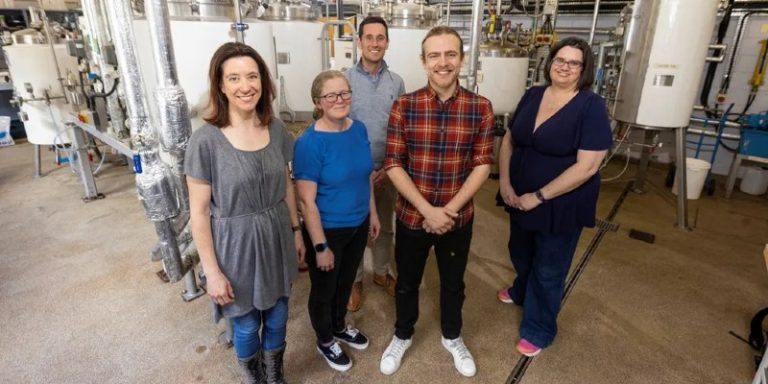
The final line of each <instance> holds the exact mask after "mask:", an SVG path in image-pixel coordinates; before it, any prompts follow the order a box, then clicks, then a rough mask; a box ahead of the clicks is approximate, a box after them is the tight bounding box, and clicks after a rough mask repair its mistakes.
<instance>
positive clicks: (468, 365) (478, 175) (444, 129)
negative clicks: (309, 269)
mask: <svg viewBox="0 0 768 384" xmlns="http://www.w3.org/2000/svg"><path fill="white" fill-rule="evenodd" d="M462 47H463V43H462V40H461V37H460V36H459V34H458V33H457V32H456V31H455V30H453V29H452V28H449V27H446V26H440V27H435V28H433V29H432V30H430V31H429V32H428V33H427V35H426V37H425V38H424V40H423V41H422V43H421V60H422V63H423V64H424V69H425V70H426V72H427V80H428V85H427V86H426V87H424V88H422V89H419V90H417V91H415V92H413V93H408V94H405V95H403V96H400V97H399V98H398V99H397V100H396V101H395V103H394V104H393V106H392V111H391V112H390V115H389V127H388V130H387V153H386V157H385V159H384V169H386V171H387V176H389V178H390V180H391V181H392V184H393V185H394V186H395V188H396V189H397V191H398V193H399V196H398V199H397V204H396V208H395V210H396V214H397V227H396V231H395V260H396V264H397V273H398V278H397V293H396V295H395V302H396V310H397V321H396V323H395V335H394V337H393V338H392V341H391V342H390V344H389V346H388V347H387V349H386V350H385V351H384V354H383V355H382V358H381V363H380V366H379V368H380V370H381V372H382V373H384V374H387V375H389V374H393V373H394V372H395V371H397V369H398V368H399V367H400V362H401V361H402V357H403V354H404V353H405V351H406V350H407V349H408V348H409V347H410V346H411V339H412V336H413V333H414V325H415V324H416V320H417V319H418V317H419V285H420V284H421V279H422V275H423V274H424V266H425V264H426V261H427V257H428V256H429V250H430V248H432V247H434V248H435V255H436V257H437V266H438V270H439V274H440V286H441V289H440V320H441V321H440V322H441V328H442V336H443V338H442V343H443V346H444V347H445V348H446V349H447V350H448V351H449V352H450V353H451V355H452V356H453V362H454V366H455V367H456V369H457V370H458V371H459V373H461V374H462V375H464V376H468V377H469V376H474V374H475V372H476V367H475V362H474V359H473V358H472V354H471V353H470V352H469V350H468V349H467V347H466V345H465V344H464V341H463V340H462V338H461V327H462V318H461V307H462V305H463V303H464V271H465V270H466V266H467V258H468V255H469V245H470V242H471V240H472V218H473V213H474V206H473V205H472V196H474V195H475V193H476V192H477V191H478V190H479V189H480V187H481V186H482V184H483V182H485V180H486V179H487V178H488V174H489V173H490V168H491V163H492V162H493V137H492V133H491V132H492V128H493V123H494V117H493V110H492V108H491V103H490V101H488V99H486V98H484V97H482V96H478V95H476V94H474V93H472V92H470V91H468V90H466V89H464V88H462V87H461V86H459V83H458V77H459V71H460V69H461V63H462V60H463V59H464V52H463V48H462Z"/></svg>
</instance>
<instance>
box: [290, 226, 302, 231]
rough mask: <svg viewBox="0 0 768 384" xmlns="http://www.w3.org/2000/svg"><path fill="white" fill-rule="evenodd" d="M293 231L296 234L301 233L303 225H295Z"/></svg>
mask: <svg viewBox="0 0 768 384" xmlns="http://www.w3.org/2000/svg"><path fill="white" fill-rule="evenodd" d="M291 229H292V230H293V231H294V232H300V231H301V225H294V226H293V227H291Z"/></svg>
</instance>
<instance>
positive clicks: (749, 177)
mask: <svg viewBox="0 0 768 384" xmlns="http://www.w3.org/2000/svg"><path fill="white" fill-rule="evenodd" d="M745 168H746V169H747V171H746V172H744V177H742V178H741V184H740V185H739V189H741V191H742V192H744V193H748V194H750V195H763V194H765V192H766V191H768V169H763V168H760V167H745Z"/></svg>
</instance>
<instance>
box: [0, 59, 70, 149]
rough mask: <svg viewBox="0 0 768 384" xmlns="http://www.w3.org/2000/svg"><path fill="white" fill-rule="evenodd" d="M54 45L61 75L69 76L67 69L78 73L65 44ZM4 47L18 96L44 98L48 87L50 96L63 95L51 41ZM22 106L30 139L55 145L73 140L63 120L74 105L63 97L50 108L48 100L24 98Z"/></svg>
mask: <svg viewBox="0 0 768 384" xmlns="http://www.w3.org/2000/svg"><path fill="white" fill-rule="evenodd" d="M54 49H55V51H56V59H57V60H58V63H59V69H60V70H61V75H62V76H67V71H70V72H71V73H75V74H76V73H77V59H75V58H74V57H72V56H69V54H68V53H67V47H66V45H64V44H54ZM3 50H4V51H5V55H6V58H7V62H8V70H9V72H10V74H11V79H12V80H13V87H14V92H15V94H16V96H19V97H22V98H23V99H32V98H35V99H36V98H42V97H43V95H44V91H46V90H47V91H48V94H49V95H50V96H63V95H62V91H61V85H60V84H59V80H58V79H57V75H56V64H55V63H54V60H53V54H52V53H51V47H50V46H49V45H48V44H14V45H9V46H5V47H3ZM26 84H29V85H30V86H31V87H32V94H30V93H29V92H27V89H26V88H27V86H26ZM19 109H20V115H21V116H22V120H23V122H24V130H25V131H26V132H27V140H29V142H30V143H32V144H37V145H53V144H67V143H69V142H70V137H69V135H70V133H69V130H67V129H66V127H65V125H64V123H63V121H65V119H68V117H67V116H68V115H69V113H71V112H72V108H71V106H70V105H69V104H66V103H65V102H64V100H63V99H60V98H57V99H52V100H51V104H50V108H49V105H48V104H46V102H45V101H25V102H23V103H22V105H21V107H20V108H19ZM25 118H26V119H25Z"/></svg>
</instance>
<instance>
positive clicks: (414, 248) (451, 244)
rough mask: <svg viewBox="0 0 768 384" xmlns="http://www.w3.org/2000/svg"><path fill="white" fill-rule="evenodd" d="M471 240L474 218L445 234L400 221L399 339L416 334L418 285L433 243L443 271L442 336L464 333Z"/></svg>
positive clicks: (397, 233)
mask: <svg viewBox="0 0 768 384" xmlns="http://www.w3.org/2000/svg"><path fill="white" fill-rule="evenodd" d="M471 241H472V221H470V222H469V223H467V224H466V225H464V226H463V227H461V228H457V229H455V230H452V231H450V232H447V233H445V234H443V235H436V234H430V233H427V232H426V231H424V230H423V229H421V230H412V229H409V228H407V227H406V226H405V225H404V224H403V223H402V222H400V221H399V220H398V221H397V230H396V231H395V261H396V264H397V286H396V288H397V289H396V291H397V293H396V294H395V303H396V308H397V321H396V322H395V335H396V336H397V337H398V338H400V339H403V340H405V339H410V338H411V336H413V331H414V325H416V320H418V319H419V285H421V278H422V276H423V275H424V266H425V265H426V263H427V257H429V249H430V248H432V247H433V246H434V247H435V255H436V257H437V268H438V271H439V273H440V325H441V329H442V333H443V337H445V338H446V339H455V338H457V337H459V336H461V326H462V321H461V307H462V305H463V304H464V271H465V270H466V269H467V258H468V256H469V244H470V242H471Z"/></svg>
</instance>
